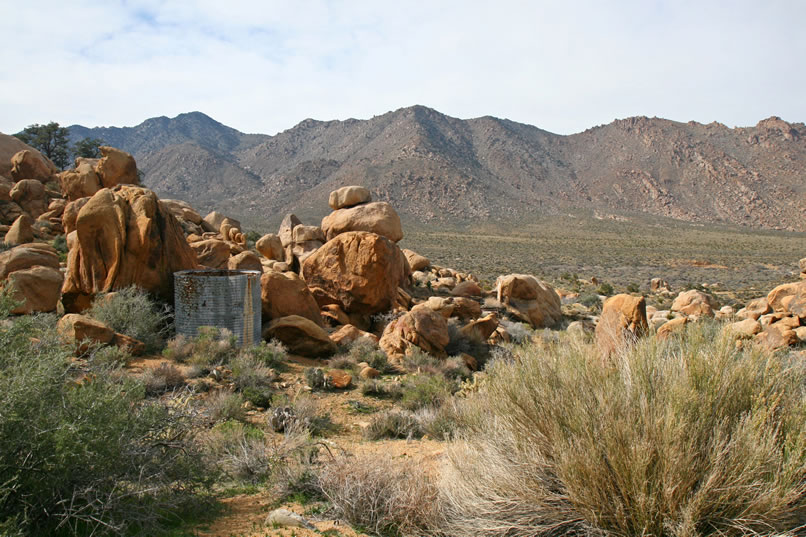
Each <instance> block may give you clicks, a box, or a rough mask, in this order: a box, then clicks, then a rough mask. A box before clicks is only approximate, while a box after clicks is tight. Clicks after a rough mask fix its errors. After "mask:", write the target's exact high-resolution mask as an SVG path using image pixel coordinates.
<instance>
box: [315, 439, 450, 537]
mask: <svg viewBox="0 0 806 537" xmlns="http://www.w3.org/2000/svg"><path fill="white" fill-rule="evenodd" d="M319 486H320V489H321V491H322V494H323V495H324V496H325V498H327V500H328V501H329V502H330V503H331V504H332V506H333V509H334V510H335V513H336V516H338V517H340V518H342V519H344V520H346V521H348V522H349V523H350V524H352V525H353V526H356V527H361V528H364V529H365V530H366V531H367V532H368V533H371V534H373V535H422V534H423V533H424V532H426V531H427V530H428V529H429V527H430V525H431V523H432V522H433V521H434V519H435V515H434V509H435V505H436V501H435V500H436V497H437V489H436V486H435V485H434V482H433V480H432V478H431V476H430V474H429V473H428V472H427V471H426V469H425V468H423V467H422V466H421V465H420V464H419V463H417V462H415V461H413V460H411V459H403V460H401V459H393V458H392V457H390V456H377V455H373V456H364V457H355V458H347V457H339V458H337V459H336V460H334V461H332V462H330V463H328V464H325V465H324V466H323V468H322V469H321V470H320V473H319Z"/></svg>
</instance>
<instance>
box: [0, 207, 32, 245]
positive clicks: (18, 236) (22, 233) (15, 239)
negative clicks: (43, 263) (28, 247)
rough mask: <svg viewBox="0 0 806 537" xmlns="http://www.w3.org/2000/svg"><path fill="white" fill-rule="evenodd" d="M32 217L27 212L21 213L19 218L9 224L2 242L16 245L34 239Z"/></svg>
mask: <svg viewBox="0 0 806 537" xmlns="http://www.w3.org/2000/svg"><path fill="white" fill-rule="evenodd" d="M33 225H34V219H33V218H31V217H30V216H28V215H27V214H21V215H20V216H19V218H17V219H16V220H14V223H13V224H11V229H9V230H8V231H7V232H6V238H5V240H4V242H5V243H6V244H11V245H17V244H25V243H27V242H33V240H34V228H33Z"/></svg>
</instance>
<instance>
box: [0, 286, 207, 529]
mask: <svg viewBox="0 0 806 537" xmlns="http://www.w3.org/2000/svg"><path fill="white" fill-rule="evenodd" d="M0 302H3V304H2V305H0V309H2V310H3V312H4V313H7V312H8V308H7V307H6V306H7V301H6V300H5V298H0ZM55 321H56V319H55V318H54V317H51V316H24V317H19V318H15V319H12V320H6V321H4V322H3V323H2V324H0V349H1V350H0V385H2V390H0V528H2V530H0V533H3V534H11V535H13V534H15V533H16V534H19V535H53V534H56V533H66V534H71V535H72V534H79V535H89V534H92V533H93V532H96V533H97V534H102V533H106V534H124V533H126V534H129V533H136V532H142V533H151V534H153V533H154V532H156V530H157V528H159V527H160V526H161V525H162V524H164V523H165V522H166V521H167V520H169V519H174V520H175V519H176V518H177V517H179V516H180V514H181V511H182V509H183V506H186V505H188V504H190V503H192V502H194V501H197V499H198V498H200V496H198V495H197V493H198V492H203V491H204V490H205V488H206V487H207V485H209V480H208V477H210V476H211V475H212V474H211V473H210V472H208V471H207V470H206V469H205V468H204V467H203V466H202V465H201V463H200V462H199V460H200V459H199V457H198V456H197V449H196V447H195V444H194V442H193V435H192V428H191V425H192V424H191V422H190V420H189V417H188V416H186V415H184V414H182V413H181V412H180V411H179V410H178V409H169V408H168V407H166V406H164V405H162V404H159V403H156V402H149V401H145V400H144V398H143V395H144V390H143V387H142V385H140V384H139V383H137V382H136V381H134V380H131V379H130V378H127V377H125V376H121V375H113V374H109V373H107V370H105V369H104V368H102V367H97V368H95V370H94V371H93V373H92V375H89V376H85V377H83V378H81V379H76V378H73V377H72V374H71V372H70V369H69V363H70V361H69V357H70V351H69V349H68V348H66V347H64V346H62V345H61V344H60V342H59V338H58V336H57V335H56V333H55V330H54V328H53V326H54V324H55ZM32 338H33V339H32Z"/></svg>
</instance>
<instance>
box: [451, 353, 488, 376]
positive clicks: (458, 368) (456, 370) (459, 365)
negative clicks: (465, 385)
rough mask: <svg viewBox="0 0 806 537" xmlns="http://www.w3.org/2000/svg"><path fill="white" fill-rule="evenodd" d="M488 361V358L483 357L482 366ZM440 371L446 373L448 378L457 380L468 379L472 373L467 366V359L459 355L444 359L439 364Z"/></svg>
mask: <svg viewBox="0 0 806 537" xmlns="http://www.w3.org/2000/svg"><path fill="white" fill-rule="evenodd" d="M485 354H488V353H485ZM486 362H487V359H486V358H485V359H483V360H482V361H481V363H482V366H483V364H485V363H486ZM439 371H440V373H442V374H443V375H445V377H446V378H448V379H451V380H456V381H463V380H466V379H468V378H470V375H472V373H471V371H470V368H468V367H467V364H465V361H464V360H463V359H462V358H460V357H458V356H454V357H449V358H446V359H445V360H442V363H441V364H440V365H439Z"/></svg>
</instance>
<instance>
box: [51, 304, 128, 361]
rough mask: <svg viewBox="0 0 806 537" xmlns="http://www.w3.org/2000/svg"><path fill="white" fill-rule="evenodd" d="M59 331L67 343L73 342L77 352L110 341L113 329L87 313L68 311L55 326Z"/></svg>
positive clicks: (83, 351) (112, 336)
mask: <svg viewBox="0 0 806 537" xmlns="http://www.w3.org/2000/svg"><path fill="white" fill-rule="evenodd" d="M56 328H57V330H58V331H59V333H60V334H61V335H62V337H63V338H64V339H65V341H67V342H69V343H75V345H76V352H77V353H80V354H81V353H85V352H87V350H88V349H89V347H90V346H91V345H93V344H100V345H106V344H109V343H112V340H113V339H114V337H115V331H114V330H112V329H111V328H110V327H108V326H107V325H106V324H104V323H102V322H101V321H98V320H95V319H93V318H92V317H88V316H87V315H80V314H78V313H68V314H67V315H65V316H64V317H62V318H61V319H59V323H58V324H57V326H56Z"/></svg>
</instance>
